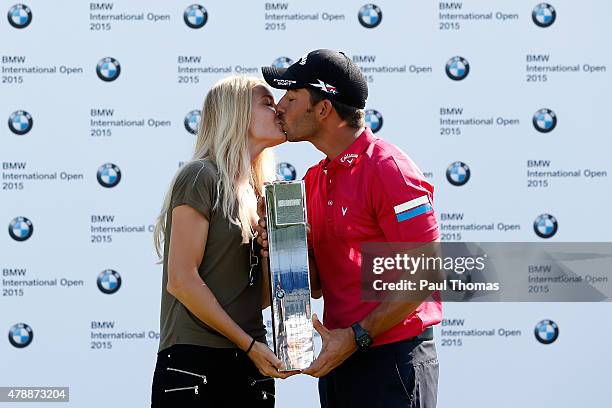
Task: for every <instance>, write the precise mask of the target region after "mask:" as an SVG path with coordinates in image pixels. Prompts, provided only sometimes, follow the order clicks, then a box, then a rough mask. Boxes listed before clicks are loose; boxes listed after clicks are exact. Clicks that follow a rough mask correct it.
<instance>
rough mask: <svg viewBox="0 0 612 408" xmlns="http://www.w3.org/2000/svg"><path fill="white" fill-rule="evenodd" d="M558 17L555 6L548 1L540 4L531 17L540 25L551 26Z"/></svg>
mask: <svg viewBox="0 0 612 408" xmlns="http://www.w3.org/2000/svg"><path fill="white" fill-rule="evenodd" d="M556 18H557V12H556V11H555V8H554V7H553V6H551V5H550V4H548V3H540V4H538V5H537V6H535V7H534V8H533V11H532V12H531V19H532V20H533V22H534V23H535V24H536V25H537V26H538V27H550V26H551V25H552V24H553V23H554V22H555V19H556Z"/></svg>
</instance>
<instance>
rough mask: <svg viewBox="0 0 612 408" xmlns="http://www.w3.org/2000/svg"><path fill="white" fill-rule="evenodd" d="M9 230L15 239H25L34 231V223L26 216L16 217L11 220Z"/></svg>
mask: <svg viewBox="0 0 612 408" xmlns="http://www.w3.org/2000/svg"><path fill="white" fill-rule="evenodd" d="M8 232H9V235H10V236H11V238H13V239H14V240H15V241H20V242H21V241H25V240H27V239H28V238H30V237H31V236H32V234H33V233H34V225H33V224H32V221H30V220H28V219H27V218H26V217H16V218H13V220H12V221H11V222H10V224H9V227H8Z"/></svg>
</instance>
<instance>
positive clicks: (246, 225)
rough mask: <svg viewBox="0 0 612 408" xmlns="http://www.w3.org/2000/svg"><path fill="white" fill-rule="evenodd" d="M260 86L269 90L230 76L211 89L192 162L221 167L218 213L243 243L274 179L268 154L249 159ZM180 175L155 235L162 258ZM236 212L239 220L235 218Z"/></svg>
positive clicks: (252, 79) (168, 195)
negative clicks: (235, 227)
mask: <svg viewBox="0 0 612 408" xmlns="http://www.w3.org/2000/svg"><path fill="white" fill-rule="evenodd" d="M257 85H264V86H265V83H264V82H263V81H262V80H260V79H258V78H255V77H247V76H231V77H228V78H225V79H222V80H221V81H219V82H217V83H216V84H215V85H213V87H212V88H211V89H210V91H208V94H207V95H206V98H205V100H204V106H203V108H202V118H201V120H200V125H199V129H198V134H197V140H196V145H195V151H194V154H193V157H192V158H191V161H196V160H201V159H208V160H211V161H212V162H214V163H215V164H216V165H217V170H218V174H219V182H218V184H217V201H216V203H215V204H214V208H215V209H218V208H219V207H220V208H221V209H222V211H223V214H224V215H225V216H226V217H227V218H228V219H229V220H230V223H232V224H235V225H239V226H240V228H241V230H242V241H243V242H245V243H246V242H249V239H250V238H251V236H252V234H251V215H252V214H253V213H254V212H255V211H256V208H257V200H256V195H257V196H259V195H261V194H262V191H263V184H264V183H265V182H269V181H272V180H273V179H274V178H275V170H274V159H273V155H272V152H271V150H270V149H264V150H263V151H262V152H261V153H260V154H259V156H257V158H256V159H255V160H254V161H252V162H251V158H250V154H249V148H248V146H249V145H248V135H247V132H248V127H249V123H250V121H251V105H252V97H253V88H254V87H255V86H257ZM179 171H180V170H179ZM179 171H177V174H175V176H174V178H173V180H172V182H171V184H170V188H169V189H168V192H167V193H166V196H165V198H164V202H163V205H162V209H161V212H160V214H159V216H158V217H157V223H156V225H155V230H154V232H153V240H154V244H155V250H156V252H157V255H158V256H159V257H160V258H162V256H163V250H162V245H163V242H164V239H165V238H166V236H165V235H166V225H165V224H166V216H167V213H168V210H169V209H170V201H171V198H172V190H173V187H174V183H175V182H176V177H177V175H178V173H179ZM220 199H222V200H220ZM236 207H238V211H237V215H238V216H237V218H234V216H233V215H234V214H235V210H236Z"/></svg>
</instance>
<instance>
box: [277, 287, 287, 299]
mask: <svg viewBox="0 0 612 408" xmlns="http://www.w3.org/2000/svg"><path fill="white" fill-rule="evenodd" d="M284 297H285V290H284V289H277V290H276V298H277V299H282V298H284Z"/></svg>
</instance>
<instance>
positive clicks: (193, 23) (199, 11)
mask: <svg viewBox="0 0 612 408" xmlns="http://www.w3.org/2000/svg"><path fill="white" fill-rule="evenodd" d="M183 20H185V24H187V25H188V26H189V27H191V28H202V27H204V25H205V24H206V22H207V21H208V12H207V11H206V9H205V8H204V7H202V6H200V5H199V4H192V5H191V6H189V7H187V8H186V9H185V12H184V13H183Z"/></svg>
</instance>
